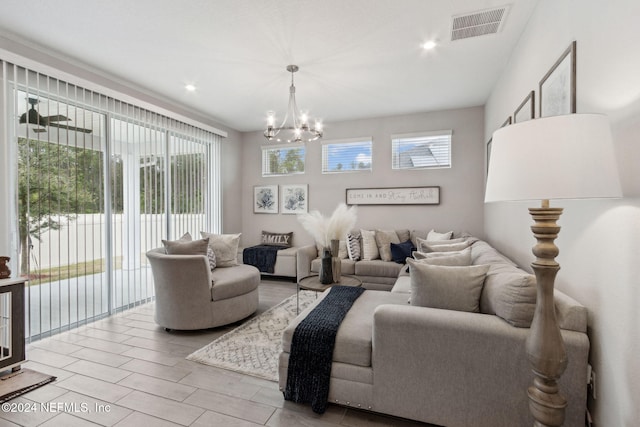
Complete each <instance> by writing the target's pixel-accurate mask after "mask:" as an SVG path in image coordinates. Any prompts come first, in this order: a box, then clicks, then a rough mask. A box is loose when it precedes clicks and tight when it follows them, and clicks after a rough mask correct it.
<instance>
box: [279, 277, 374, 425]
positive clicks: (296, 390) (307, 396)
mask: <svg viewBox="0 0 640 427" xmlns="http://www.w3.org/2000/svg"><path fill="white" fill-rule="evenodd" d="M363 292H364V289H363V288H356V287H353V286H334V287H332V288H331V289H330V290H329V294H328V295H327V296H326V297H325V298H324V299H323V300H322V301H321V302H320V303H319V304H318V305H317V306H316V307H315V308H314V309H313V310H311V312H310V313H309V314H308V315H307V317H306V318H304V319H303V320H302V321H301V322H300V323H299V324H298V326H297V327H296V330H295V331H294V333H293V337H292V339H291V352H290V354H289V367H288V371H287V387H286V389H285V391H284V398H285V400H290V401H292V402H296V403H311V409H313V412H315V413H318V414H323V413H324V411H325V410H326V409H327V399H328V398H329V381H330V380H331V362H332V360H333V348H334V347H335V344H336V334H337V333H338V328H339V327H340V324H341V323H342V320H343V319H344V317H345V316H346V315H347V313H348V312H349V309H350V308H351V306H352V305H353V303H354V302H355V300H356V299H358V297H359V296H360V295H361V294H362V293H363Z"/></svg>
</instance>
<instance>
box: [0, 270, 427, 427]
mask: <svg viewBox="0 0 640 427" xmlns="http://www.w3.org/2000/svg"><path fill="white" fill-rule="evenodd" d="M295 289H296V287H295V284H294V283H291V282H284V281H277V280H263V281H262V282H261V285H260V307H259V309H258V312H257V313H256V314H259V313H262V312H264V311H265V310H267V309H268V308H269V307H272V306H273V305H275V304H277V303H278V302H280V301H282V300H283V299H285V298H286V297H288V296H290V295H293V294H294V293H295ZM238 324H239V323H237V324H233V325H229V326H225V327H221V328H215V329H209V330H205V331H197V332H171V333H167V332H165V331H164V330H163V329H162V328H160V327H159V326H157V325H156V324H155V323H154V321H153V304H145V305H142V306H140V307H137V308H135V309H132V310H129V311H126V312H124V313H120V314H117V315H114V316H111V317H109V318H107V319H104V320H100V321H97V322H94V323H91V324H88V325H86V326H82V327H80V328H77V329H73V330H71V331H69V332H64V333H62V334H59V335H55V336H53V337H50V338H46V339H43V340H40V341H36V342H33V343H31V344H29V345H28V346H27V359H28V360H29V361H28V362H27V363H25V364H24V366H25V367H28V368H31V369H34V370H37V371H40V372H44V373H48V374H51V375H55V376H56V377H57V380H56V381H55V382H53V383H51V384H48V385H46V386H44V387H41V388H39V389H36V390H34V391H31V392H29V393H27V394H25V395H23V396H21V397H18V398H15V399H13V400H12V401H11V403H16V405H14V409H15V408H21V409H22V411H20V412H5V411H2V412H0V427H4V426H61V427H74V426H96V425H101V426H119V427H127V426H135V427H148V426H159V427H162V426H176V425H181V426H224V427H227V426H229V427H250V426H261V425H266V426H272V427H277V426H296V427H297V426H327V427H330V426H352V427H360V426H428V424H423V423H418V422H414V421H409V420H403V419H398V418H393V417H387V416H382V415H377V414H372V413H368V412H364V411H359V410H355V409H349V408H345V407H341V406H337V405H329V408H328V410H327V412H326V413H325V414H323V415H316V414H314V413H313V412H312V411H311V409H310V408H309V407H308V405H298V404H294V403H291V402H285V401H284V399H283V398H282V393H281V392H280V391H279V390H278V385H277V383H274V382H270V381H266V380H261V379H258V378H255V377H251V376H247V375H242V374H238V373H235V372H231V371H227V370H224V369H218V368H214V367H211V366H206V365H202V364H199V363H196V362H191V361H188V360H186V359H185V357H186V356H187V355H189V354H190V353H192V352H193V351H195V350H197V349H199V348H201V347H203V346H205V345H206V344H208V343H210V342H211V341H213V340H214V339H216V338H217V337H219V336H221V335H223V334H224V333H226V332H228V331H230V330H232V329H233V328H235V327H237V326H238ZM41 404H42V405H41Z"/></svg>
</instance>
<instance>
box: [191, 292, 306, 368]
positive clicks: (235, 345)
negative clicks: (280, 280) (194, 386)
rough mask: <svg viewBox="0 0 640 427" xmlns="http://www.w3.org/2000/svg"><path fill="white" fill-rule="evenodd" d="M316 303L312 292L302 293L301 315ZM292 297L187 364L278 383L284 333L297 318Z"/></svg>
mask: <svg viewBox="0 0 640 427" xmlns="http://www.w3.org/2000/svg"><path fill="white" fill-rule="evenodd" d="M315 299H316V293H315V292H313V291H300V311H301V312H302V310H303V309H304V308H305V307H307V306H308V305H309V304H311V302H313V301H314V300H315ZM296 316H297V315H296V296H295V295H292V296H290V297H289V298H287V299H285V300H284V301H282V302H281V303H280V304H278V305H276V306H274V307H271V308H270V309H269V310H267V311H265V312H264V313H262V314H261V315H259V316H257V317H254V318H253V319H251V320H249V321H247V322H246V323H244V324H242V325H241V326H239V327H237V328H236V329H234V330H233V331H231V332H228V333H226V334H224V335H223V336H221V337H220V338H218V339H216V340H215V341H213V342H211V343H210V344H207V345H206V346H205V347H203V348H201V349H200V350H197V351H195V352H194V353H191V354H190V355H189V356H187V359H188V360H192V361H194V362H200V363H204V364H205V365H211V366H216V367H218V368H223V369H228V370H230V371H235V372H240V373H242V374H247V375H251V376H254V377H258V378H264V379H267V380H270V381H278V356H279V355H280V350H281V348H282V333H283V332H284V330H285V328H286V327H287V326H288V325H289V322H291V321H292V320H293V319H295V317H296Z"/></svg>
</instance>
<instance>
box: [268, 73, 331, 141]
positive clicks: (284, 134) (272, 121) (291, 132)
mask: <svg viewBox="0 0 640 427" xmlns="http://www.w3.org/2000/svg"><path fill="white" fill-rule="evenodd" d="M298 70H299V67H298V66H297V65H287V71H289V72H290V73H291V87H290V88H289V106H288V108H287V112H286V114H285V116H284V120H283V121H282V124H281V125H280V126H276V116H275V113H274V112H273V111H269V112H268V113H267V129H266V130H265V131H264V136H265V138H267V139H268V140H269V141H273V140H275V141H278V142H282V141H284V142H309V141H315V140H317V139H320V138H322V123H321V122H320V121H317V120H316V121H315V122H314V125H313V126H310V125H309V116H308V115H307V113H304V112H303V113H300V111H299V110H298V105H297V104H296V87H295V85H294V84H293V74H294V73H295V72H296V71H298ZM289 117H291V123H290V124H289V123H287V120H289Z"/></svg>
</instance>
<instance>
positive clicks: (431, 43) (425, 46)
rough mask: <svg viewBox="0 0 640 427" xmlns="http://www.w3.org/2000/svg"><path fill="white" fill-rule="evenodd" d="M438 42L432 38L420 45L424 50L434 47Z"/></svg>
mask: <svg viewBox="0 0 640 427" xmlns="http://www.w3.org/2000/svg"><path fill="white" fill-rule="evenodd" d="M437 45H438V44H437V43H436V42H435V41H434V40H429V41H428V42H424V44H423V45H422V48H423V49H424V50H431V49H433V48H434V47H436V46H437Z"/></svg>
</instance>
